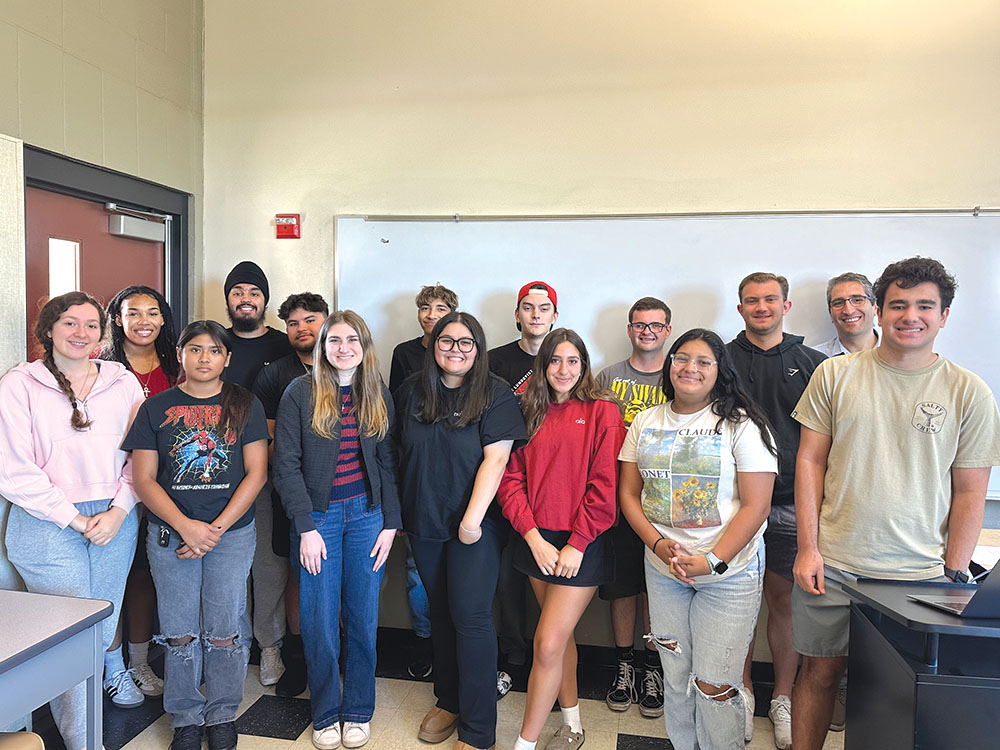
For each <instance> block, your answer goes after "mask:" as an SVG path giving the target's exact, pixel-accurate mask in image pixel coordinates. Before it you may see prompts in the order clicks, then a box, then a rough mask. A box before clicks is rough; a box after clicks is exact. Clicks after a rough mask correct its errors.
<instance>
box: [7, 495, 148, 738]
mask: <svg viewBox="0 0 1000 750" xmlns="http://www.w3.org/2000/svg"><path fill="white" fill-rule="evenodd" d="M110 503H111V501H110V500H90V501H87V502H83V503H76V509H77V511H78V512H80V513H82V514H83V515H85V516H92V515H95V514H96V513H100V512H102V511H105V510H107V509H108V506H109V505H110ZM138 527H139V521H138V515H137V513H136V510H135V509H134V508H133V509H132V511H131V512H130V513H129V514H128V515H127V516H126V517H125V520H124V521H122V525H121V527H120V528H119V529H118V533H117V534H116V535H115V537H114V539H112V540H111V541H110V542H108V543H107V544H106V545H104V546H103V547H99V546H98V545H96V544H91V543H90V542H88V541H87V540H86V539H85V538H84V536H83V534H81V533H79V532H77V531H73V529H71V528H70V527H69V526H67V527H66V528H65V529H60V528H59V527H58V526H56V525H55V524H54V523H52V522H51V521H42V520H40V519H38V518H35V517H34V516H32V515H29V514H28V513H27V512H26V511H25V510H23V509H22V508H20V507H18V506H14V507H12V508H11V509H10V517H9V519H8V521H7V536H6V542H7V556H8V558H9V559H10V562H11V564H12V565H13V566H14V568H15V569H16V570H17V572H18V573H19V574H20V575H21V578H23V579H24V584H25V586H27V588H28V591H33V592H35V593H36V594H59V595H61V596H82V597H86V598H90V599H106V600H108V601H109V602H111V603H112V604H113V605H114V608H115V611H114V614H112V615H111V616H110V617H108V618H107V619H105V620H104V622H103V623H101V641H102V643H103V647H104V649H105V650H107V648H108V646H110V645H111V641H112V639H113V638H114V637H115V626H116V625H117V623H118V614H119V613H120V612H121V608H122V596H123V595H124V594H125V579H126V578H127V577H128V571H129V568H130V567H131V565H132V557H133V556H134V555H135V537H136V533H137V530H138ZM50 705H51V707H52V716H53V718H54V719H55V721H56V725H57V726H58V727H59V733H60V734H62V737H63V741H64V742H65V743H66V747H67V748H69V750H79V749H80V748H83V747H84V746H85V745H86V744H87V743H86V726H87V695H86V688H85V686H84V684H83V683H82V682H81V683H80V684H79V685H77V686H76V687H74V688H72V689H71V690H68V691H66V692H65V693H63V694H62V695H60V696H59V697H58V698H56V699H55V700H53V701H51V703H50Z"/></svg>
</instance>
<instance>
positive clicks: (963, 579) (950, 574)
mask: <svg viewBox="0 0 1000 750" xmlns="http://www.w3.org/2000/svg"><path fill="white" fill-rule="evenodd" d="M944 575H945V578H950V579H951V580H952V581H954V582H955V583H968V582H969V574H968V573H966V572H965V571H964V570H954V569H953V568H947V567H946V568H945V569H944Z"/></svg>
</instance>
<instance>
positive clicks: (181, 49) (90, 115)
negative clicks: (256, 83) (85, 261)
mask: <svg viewBox="0 0 1000 750" xmlns="http://www.w3.org/2000/svg"><path fill="white" fill-rule="evenodd" d="M201 21H202V9H201V0H17V1H15V2H6V3H3V4H2V5H0V133H6V134H7V135H12V136H16V137H18V138H21V139H22V140H23V141H24V142H25V143H27V144H30V145H32V146H39V147H41V148H45V149H49V150H51V151H56V152H58V153H61V154H65V155H67V156H72V157H74V158H76V159H80V160H82V161H86V162H90V163H91V164H97V165H100V166H104V167H109V168H110V169H114V170H117V171H119V172H125V173H127V174H130V175H135V176H138V177H142V178H145V179H147V180H151V181H153V182H158V183H161V184H163V185H167V186H169V187H172V188H176V189H178V190H183V191H185V192H190V193H195V194H199V195H200V193H201V187H202V149H201V143H202V119H201V109H202V90H201V75H202V64H201V63H202V55H201V52H202V23H201Z"/></svg>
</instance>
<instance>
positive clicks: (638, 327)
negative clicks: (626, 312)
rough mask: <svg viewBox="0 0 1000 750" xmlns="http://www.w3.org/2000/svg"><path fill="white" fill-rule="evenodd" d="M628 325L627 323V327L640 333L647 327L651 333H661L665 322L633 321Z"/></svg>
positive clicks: (665, 325)
mask: <svg viewBox="0 0 1000 750" xmlns="http://www.w3.org/2000/svg"><path fill="white" fill-rule="evenodd" d="M628 325H629V328H631V329H632V330H633V331H635V332H636V333H642V332H643V331H645V330H646V329H647V328H648V329H649V330H651V331H652V332H653V333H662V332H663V330H664V329H665V328H666V327H667V324H666V323H639V322H635V323H629V324H628Z"/></svg>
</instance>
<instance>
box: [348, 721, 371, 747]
mask: <svg viewBox="0 0 1000 750" xmlns="http://www.w3.org/2000/svg"><path fill="white" fill-rule="evenodd" d="M371 738H372V730H371V724H370V723H369V722H367V721H365V722H360V721H345V722H344V747H361V746H363V745H365V744H367V742H368V740H370V739H371Z"/></svg>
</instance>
